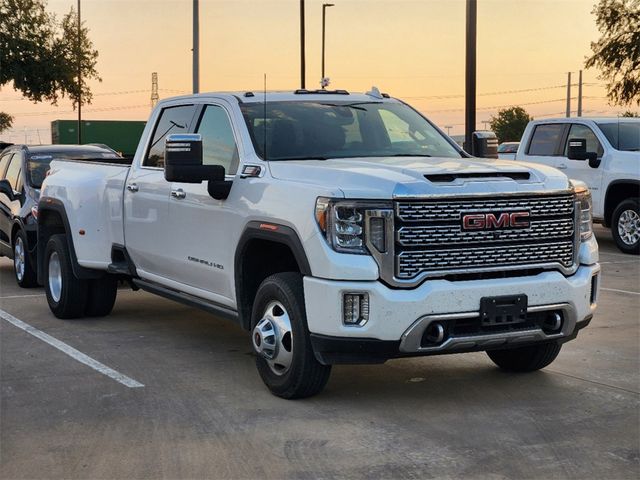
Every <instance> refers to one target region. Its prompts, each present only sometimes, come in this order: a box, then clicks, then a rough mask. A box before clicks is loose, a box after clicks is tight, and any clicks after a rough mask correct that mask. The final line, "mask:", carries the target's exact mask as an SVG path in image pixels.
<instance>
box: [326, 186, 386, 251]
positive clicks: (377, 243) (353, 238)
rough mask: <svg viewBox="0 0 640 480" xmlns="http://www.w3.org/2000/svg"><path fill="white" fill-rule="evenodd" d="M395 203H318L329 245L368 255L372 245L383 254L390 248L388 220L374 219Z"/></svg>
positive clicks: (337, 201) (329, 201)
mask: <svg viewBox="0 0 640 480" xmlns="http://www.w3.org/2000/svg"><path fill="white" fill-rule="evenodd" d="M381 209H391V203H384V202H373V201H364V200H363V201H350V200H332V199H329V198H324V197H320V198H318V199H317V200H316V221H317V223H318V227H319V228H320V230H321V231H322V233H323V234H324V235H325V238H326V239H327V242H328V243H329V245H330V246H331V248H333V249H334V250H335V251H337V252H343V253H358V254H367V253H368V250H367V232H368V235H369V237H368V240H369V242H370V243H371V244H372V245H373V246H374V247H375V248H376V249H377V250H378V251H380V252H384V251H385V248H386V236H385V232H386V224H385V222H386V220H385V219H384V218H382V217H380V216H375V215H374V216H372V214H375V212H379V211H380V210H381Z"/></svg>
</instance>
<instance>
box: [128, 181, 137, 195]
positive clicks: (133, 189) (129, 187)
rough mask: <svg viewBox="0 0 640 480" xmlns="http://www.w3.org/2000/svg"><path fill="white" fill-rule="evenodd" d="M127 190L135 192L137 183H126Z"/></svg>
mask: <svg viewBox="0 0 640 480" xmlns="http://www.w3.org/2000/svg"><path fill="white" fill-rule="evenodd" d="M127 190H129V191H130V192H133V193H135V192H137V191H138V190H139V189H138V184H137V183H130V184H128V185H127Z"/></svg>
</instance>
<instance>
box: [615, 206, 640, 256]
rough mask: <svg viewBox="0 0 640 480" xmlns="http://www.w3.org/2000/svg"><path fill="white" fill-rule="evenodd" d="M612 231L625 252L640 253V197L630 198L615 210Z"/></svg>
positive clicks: (620, 247)
mask: <svg viewBox="0 0 640 480" xmlns="http://www.w3.org/2000/svg"><path fill="white" fill-rule="evenodd" d="M611 233H612V234H613V239H614V240H615V241H616V244H617V245H618V248H619V249H620V250H621V251H623V252H624V253H633V254H636V255H637V254H638V253H640V199H638V198H628V199H627V200H624V201H622V202H620V204H619V205H618V206H617V207H616V209H615V210H614V211H613V216H612V218H611Z"/></svg>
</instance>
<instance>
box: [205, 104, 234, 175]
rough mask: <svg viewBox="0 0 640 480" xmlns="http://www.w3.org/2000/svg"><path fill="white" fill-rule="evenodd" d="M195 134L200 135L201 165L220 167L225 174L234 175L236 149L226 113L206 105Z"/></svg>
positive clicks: (220, 108)
mask: <svg viewBox="0 0 640 480" xmlns="http://www.w3.org/2000/svg"><path fill="white" fill-rule="evenodd" d="M197 133H199V134H200V135H202V163H203V164H204V165H222V166H223V167H224V168H225V171H226V173H227V174H229V175H232V174H235V173H236V171H237V170H238V161H239V158H238V147H237V146H236V141H235V138H234V136H233V130H232V129H231V123H230V122H229V117H228V116H227V112H226V111H225V110H224V109H223V108H222V107H218V106H215V105H208V106H207V107H206V108H205V110H204V113H203V115H202V118H201V120H200V125H198V130H197Z"/></svg>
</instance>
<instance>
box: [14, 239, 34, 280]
mask: <svg viewBox="0 0 640 480" xmlns="http://www.w3.org/2000/svg"><path fill="white" fill-rule="evenodd" d="M27 245H28V244H27V236H26V235H25V234H24V232H23V231H22V230H19V231H18V233H17V234H16V237H15V238H14V240H13V271H14V273H15V276H16V282H18V285H19V286H21V287H22V288H31V287H35V286H37V285H38V280H37V275H36V272H35V270H34V268H33V264H32V263H31V259H30V258H31V257H30V256H29V251H28V248H27Z"/></svg>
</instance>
